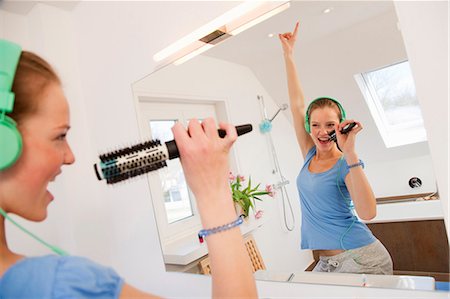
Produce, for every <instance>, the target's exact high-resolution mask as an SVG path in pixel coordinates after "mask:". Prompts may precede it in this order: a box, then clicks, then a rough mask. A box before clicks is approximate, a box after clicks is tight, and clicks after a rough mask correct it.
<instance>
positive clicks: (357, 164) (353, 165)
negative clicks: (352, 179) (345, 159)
mask: <svg viewBox="0 0 450 299" xmlns="http://www.w3.org/2000/svg"><path fill="white" fill-rule="evenodd" d="M358 166H361V167H362V168H363V169H364V162H363V161H361V159H359V162H358V163H355V164H350V165H348V166H347V169H350V168H353V167H358Z"/></svg>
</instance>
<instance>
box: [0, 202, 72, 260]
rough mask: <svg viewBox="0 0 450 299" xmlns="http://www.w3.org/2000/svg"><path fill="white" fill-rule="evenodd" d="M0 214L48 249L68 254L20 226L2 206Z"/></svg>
mask: <svg viewBox="0 0 450 299" xmlns="http://www.w3.org/2000/svg"><path fill="white" fill-rule="evenodd" d="M0 214H1V215H2V216H3V217H5V219H8V221H10V222H11V223H12V224H14V225H15V226H17V227H18V228H20V229H21V230H22V231H23V232H24V233H26V234H27V235H29V236H30V237H32V238H34V239H35V240H36V241H38V242H40V243H41V244H42V245H44V246H46V247H47V248H49V249H50V250H52V251H53V252H54V253H56V254H58V255H61V256H65V255H69V253H68V252H66V251H64V250H62V249H61V248H58V247H56V246H53V245H50V244H48V243H47V242H45V241H44V240H42V239H41V238H39V237H38V236H36V235H34V234H33V233H32V232H30V231H28V230H27V229H25V228H24V227H22V226H21V225H20V224H19V223H17V222H16V221H14V220H13V219H12V218H11V217H9V216H8V215H7V214H6V212H5V211H3V209H2V208H0Z"/></svg>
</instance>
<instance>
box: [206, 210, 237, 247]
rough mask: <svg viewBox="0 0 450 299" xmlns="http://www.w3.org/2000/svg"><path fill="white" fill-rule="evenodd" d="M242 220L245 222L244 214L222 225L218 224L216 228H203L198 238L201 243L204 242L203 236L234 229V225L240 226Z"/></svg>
mask: <svg viewBox="0 0 450 299" xmlns="http://www.w3.org/2000/svg"><path fill="white" fill-rule="evenodd" d="M242 222H244V215H239V217H238V218H237V219H236V220H234V221H233V222H230V223H227V224H224V225H221V226H217V227H214V228H210V229H202V230H201V231H199V232H198V240H199V241H200V243H203V238H204V237H206V236H209V235H212V234H215V233H220V232H222V231H225V230H229V229H232V228H233V227H236V226H239V225H241V224H242Z"/></svg>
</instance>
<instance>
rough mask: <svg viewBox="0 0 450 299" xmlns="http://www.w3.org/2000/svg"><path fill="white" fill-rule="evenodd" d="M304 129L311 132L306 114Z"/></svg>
mask: <svg viewBox="0 0 450 299" xmlns="http://www.w3.org/2000/svg"><path fill="white" fill-rule="evenodd" d="M305 130H306V132H308V134H311V127H310V126H309V119H308V117H307V116H305Z"/></svg>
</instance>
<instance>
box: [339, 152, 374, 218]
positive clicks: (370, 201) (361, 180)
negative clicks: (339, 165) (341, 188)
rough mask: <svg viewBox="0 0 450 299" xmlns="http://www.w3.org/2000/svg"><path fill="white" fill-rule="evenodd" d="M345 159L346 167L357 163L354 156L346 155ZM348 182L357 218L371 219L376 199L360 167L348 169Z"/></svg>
mask: <svg viewBox="0 0 450 299" xmlns="http://www.w3.org/2000/svg"><path fill="white" fill-rule="evenodd" d="M345 159H346V162H347V164H348V165H352V164H355V163H358V162H359V159H358V156H357V155H356V154H351V155H348V156H346V158H345ZM348 181H349V184H347V185H350V188H349V192H350V196H351V198H352V200H353V203H354V205H355V209H356V212H357V213H358V216H359V217H360V218H362V219H364V220H370V219H373V218H374V217H375V216H376V214H377V205H376V199H375V195H374V193H373V190H372V187H371V186H370V183H369V181H368V179H367V176H366V174H365V173H364V170H363V168H362V167H361V166H357V167H352V168H350V170H349V174H348Z"/></svg>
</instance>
